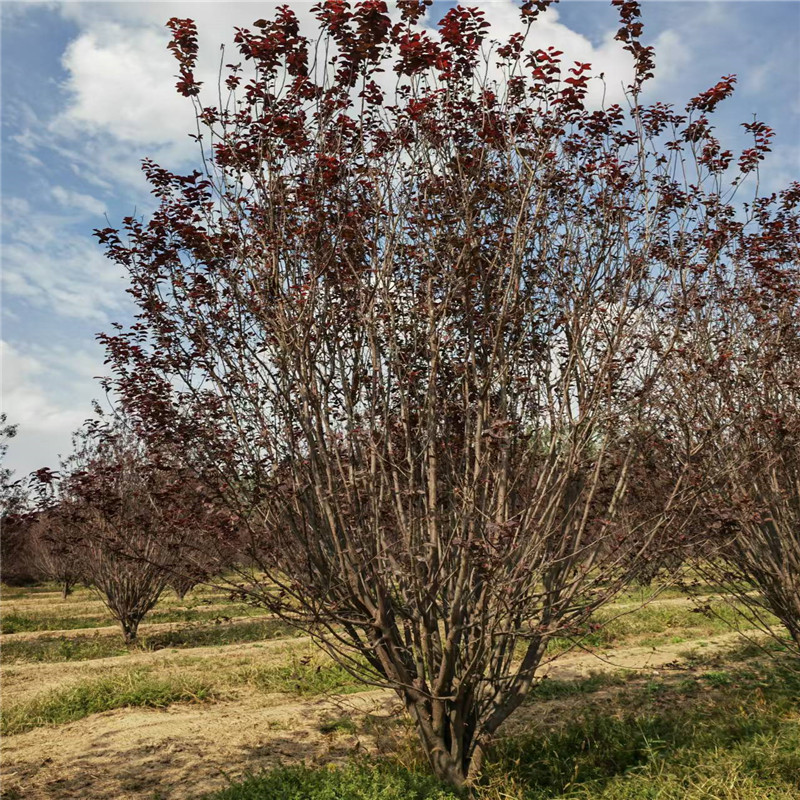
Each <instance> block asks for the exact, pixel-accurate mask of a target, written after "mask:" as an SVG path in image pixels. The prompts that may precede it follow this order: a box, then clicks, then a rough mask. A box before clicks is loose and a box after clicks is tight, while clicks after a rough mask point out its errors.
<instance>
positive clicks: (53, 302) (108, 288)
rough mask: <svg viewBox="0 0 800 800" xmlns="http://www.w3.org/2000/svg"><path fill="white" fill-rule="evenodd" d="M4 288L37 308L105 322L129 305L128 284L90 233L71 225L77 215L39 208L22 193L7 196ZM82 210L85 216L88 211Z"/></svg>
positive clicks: (4, 203)
mask: <svg viewBox="0 0 800 800" xmlns="http://www.w3.org/2000/svg"><path fill="white" fill-rule="evenodd" d="M3 211H4V213H3V217H4V222H5V231H6V233H5V237H6V238H5V241H4V242H3V275H2V280H3V289H4V293H5V295H6V297H7V298H10V299H13V298H21V299H23V300H25V301H26V302H28V303H30V304H31V305H33V306H34V307H36V308H40V309H47V310H48V311H50V312H52V313H54V314H56V315H59V316H62V317H70V318H73V319H82V320H89V321H92V322H99V323H105V322H107V321H108V319H109V315H110V314H111V313H112V312H118V311H119V310H120V309H123V308H126V307H127V304H126V302H125V301H126V295H125V293H124V292H125V284H124V283H123V281H122V273H121V271H120V269H119V268H118V267H116V266H115V265H113V264H111V263H110V262H109V261H107V260H106V259H105V257H104V255H103V253H102V250H101V248H100V247H99V245H98V244H97V243H96V242H94V241H93V239H92V238H90V236H83V235H79V234H76V233H74V232H73V231H71V230H70V228H69V225H70V223H71V222H72V221H73V219H74V218H70V217H69V216H66V215H56V214H46V213H43V212H39V211H33V210H32V209H31V207H30V205H29V204H28V203H27V202H26V201H24V200H20V199H18V198H13V197H11V198H6V199H4V202H3ZM82 215H83V214H82V212H81V213H80V214H79V216H82Z"/></svg>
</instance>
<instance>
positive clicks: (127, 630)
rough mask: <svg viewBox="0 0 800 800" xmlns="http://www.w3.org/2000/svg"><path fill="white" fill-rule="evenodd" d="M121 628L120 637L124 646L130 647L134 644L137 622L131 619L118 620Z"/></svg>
mask: <svg viewBox="0 0 800 800" xmlns="http://www.w3.org/2000/svg"><path fill="white" fill-rule="evenodd" d="M120 625H121V626H122V635H123V636H124V637H125V644H126V645H132V644H135V643H136V634H137V632H138V630H139V621H138V620H132V619H123V620H120Z"/></svg>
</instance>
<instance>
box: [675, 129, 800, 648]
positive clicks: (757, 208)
mask: <svg viewBox="0 0 800 800" xmlns="http://www.w3.org/2000/svg"><path fill="white" fill-rule="evenodd" d="M759 135H761V136H763V135H764V134H763V132H761V133H759V132H758V130H756V136H759ZM799 202H800V184H798V183H795V184H793V185H792V186H791V187H790V188H789V189H788V190H786V191H784V192H782V193H781V194H780V195H772V196H771V197H769V198H762V199H758V200H757V201H756V202H755V203H754V204H753V205H752V206H751V207H749V208H748V210H747V211H748V213H747V217H746V220H747V221H749V222H751V223H752V222H754V223H755V226H753V225H750V226H748V225H747V224H745V223H744V222H742V220H735V221H732V222H731V225H732V227H733V228H734V229H735V230H736V248H737V253H738V258H737V260H736V262H735V268H731V266H730V265H728V269H726V270H724V271H720V272H719V273H718V274H717V275H716V278H715V281H714V283H713V285H709V286H708V289H707V291H706V292H705V293H704V294H703V296H702V298H700V299H699V302H698V303H697V306H696V310H695V314H696V321H695V324H694V326H693V328H692V330H691V332H690V335H687V337H686V346H685V348H684V349H683V360H682V369H680V370H679V371H678V372H677V373H676V374H675V375H674V381H673V382H672V384H671V385H670V386H669V387H667V389H666V390H665V396H667V397H669V398H671V400H672V401H673V403H674V405H675V408H674V418H675V419H681V418H684V419H685V416H686V415H687V413H690V414H691V417H692V418H693V419H694V420H695V422H696V424H695V425H686V424H684V431H683V435H684V436H685V437H686V438H687V440H693V441H692V446H693V448H694V450H695V451H696V452H697V458H696V467H697V474H698V478H697V482H698V484H699V485H702V486H704V488H705V491H704V493H703V502H702V503H701V504H700V506H699V510H698V511H699V513H698V522H697V525H696V527H697V531H698V533H699V535H700V537H701V539H703V540H704V547H705V551H706V554H707V557H706V558H704V559H702V560H701V561H700V563H699V564H698V568H699V569H700V571H701V573H702V574H703V575H704V576H705V577H706V578H707V579H708V580H710V581H712V582H713V583H715V584H717V585H719V586H720V587H721V588H722V589H724V591H725V592H726V593H728V594H729V595H731V596H733V597H735V598H736V599H737V601H738V602H739V603H740V604H741V605H742V606H744V607H745V608H746V609H748V610H749V616H750V618H751V620H752V621H753V622H754V623H756V624H757V625H758V626H759V627H761V628H764V629H765V630H767V631H769V632H771V633H774V634H778V635H780V631H779V630H776V629H775V628H773V627H772V626H771V625H770V624H769V617H768V614H767V613H765V612H772V614H774V615H775V616H777V617H778V619H779V620H780V621H781V622H782V623H783V625H784V626H785V627H786V629H788V631H789V633H790V634H791V636H792V640H793V642H794V643H795V646H796V647H797V648H798V650H800V304H798V298H799V297H800V280H799V279H800V274H799V273H798V264H799V263H800V261H799V260H798V255H799V254H800V250H799V247H800V244H798V243H800V215H798V210H797V209H798V203H799ZM698 429H699V430H704V429H710V430H713V431H714V432H715V436H714V439H713V446H701V445H700V444H699V443H698V442H697V430H698ZM753 587H755V588H756V591H755V592H754V591H753V590H752V589H753Z"/></svg>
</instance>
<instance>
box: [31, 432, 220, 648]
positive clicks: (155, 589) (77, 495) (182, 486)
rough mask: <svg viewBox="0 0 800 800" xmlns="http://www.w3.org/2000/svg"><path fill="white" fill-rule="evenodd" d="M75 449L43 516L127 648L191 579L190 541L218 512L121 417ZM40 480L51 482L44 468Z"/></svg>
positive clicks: (81, 437) (84, 435)
mask: <svg viewBox="0 0 800 800" xmlns="http://www.w3.org/2000/svg"><path fill="white" fill-rule="evenodd" d="M75 445H76V447H75V451H74V453H73V454H72V455H71V456H70V458H69V459H67V461H66V462H65V463H64V464H63V465H62V470H61V477H60V479H59V480H58V487H57V490H56V495H57V498H58V499H57V502H56V503H53V504H51V506H50V508H48V510H47V512H46V516H45V517H44V519H45V521H46V524H47V525H48V526H53V528H55V529H56V530H57V531H58V539H57V541H58V542H59V543H60V544H62V545H63V546H64V548H65V549H66V550H67V552H68V553H69V555H70V556H71V557H72V558H77V559H78V561H79V562H80V564H81V570H82V574H83V575H85V577H86V580H87V581H88V583H89V584H90V586H91V587H92V588H93V589H94V590H95V591H96V592H97V593H98V594H99V595H100V597H101V598H102V600H103V602H104V603H105V604H106V606H107V607H108V609H109V611H110V612H111V614H112V615H113V616H114V618H115V619H116V620H117V621H118V622H119V624H120V626H121V628H122V632H123V635H124V637H125V641H126V643H128V644H131V643H133V642H134V641H135V640H136V636H137V631H138V628H139V624H140V623H141V621H142V619H143V618H144V617H145V615H146V614H147V613H148V611H150V609H151V608H152V607H153V606H154V605H155V604H156V602H157V601H158V598H159V597H160V595H161V593H162V592H163V590H164V588H165V587H166V586H167V585H169V584H170V582H172V581H174V580H176V579H179V578H180V577H182V576H184V575H185V574H186V573H187V571H188V572H192V574H195V575H196V572H193V571H194V570H195V567H194V565H193V563H192V552H193V545H192V541H193V540H194V539H195V538H199V536H200V531H201V528H202V525H203V524H206V525H207V524H208V521H209V519H212V518H213V519H214V520H216V519H217V516H216V512H215V511H214V510H213V509H212V508H211V507H210V506H209V505H208V504H207V503H206V502H205V501H204V499H203V497H202V494H201V493H199V492H198V491H197V490H196V489H197V487H196V482H195V481H193V480H191V478H189V477H188V476H187V475H186V472H185V470H183V469H182V468H181V465H180V462H179V461H178V460H177V459H176V458H175V457H174V455H173V454H171V453H168V452H166V451H163V450H162V451H159V450H158V449H157V448H155V447H154V446H152V444H148V443H146V442H145V441H143V440H142V439H141V438H140V437H137V436H136V435H135V434H134V433H133V432H132V431H131V430H130V428H129V427H128V426H127V425H126V424H125V422H124V420H123V421H121V422H120V421H114V422H111V423H108V424H105V423H94V424H91V425H88V426H87V427H86V428H84V429H83V430H82V431H81V432H80V433H79V434H77V435H76V437H75ZM40 479H41V480H42V481H50V480H53V477H52V475H51V474H48V473H47V472H46V471H42V473H41V475H40ZM43 536H44V539H45V541H47V542H48V543H49V544H50V545H51V546H52V545H53V542H54V541H56V539H55V538H54V537H53V535H52V534H50V535H49V537H48V534H47V533H45V534H44V535H43Z"/></svg>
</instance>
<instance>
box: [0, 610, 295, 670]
mask: <svg viewBox="0 0 800 800" xmlns="http://www.w3.org/2000/svg"><path fill="white" fill-rule="evenodd" d="M296 635H297V631H296V630H295V629H293V628H291V627H289V626H288V625H287V624H286V623H285V622H282V621H280V620H274V619H270V620H261V621H253V622H234V623H221V624H219V625H213V626H206V627H191V628H182V629H178V630H172V631H162V632H159V633H154V634H152V635H149V636H140V638H139V642H138V644H137V645H136V646H135V647H134V648H132V650H129V649H128V648H127V647H125V644H124V643H123V641H122V634H121V633H119V634H103V635H99V634H95V635H89V636H72V637H69V638H65V637H61V636H39V637H36V638H35V639H16V640H13V639H12V640H10V641H7V642H3V646H2V649H3V663H5V664H14V663H20V662H28V661H36V662H41V661H85V660H86V659H91V658H108V657H110V656H121V655H125V654H126V653H129V652H136V651H137V650H164V649H171V648H172V649H183V648H190V647H206V646H219V645H227V644H238V643H246V642H257V641H262V640H265V639H278V638H282V637H289V636H296Z"/></svg>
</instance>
